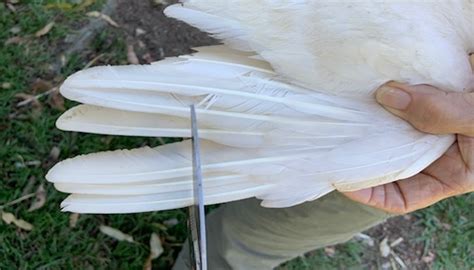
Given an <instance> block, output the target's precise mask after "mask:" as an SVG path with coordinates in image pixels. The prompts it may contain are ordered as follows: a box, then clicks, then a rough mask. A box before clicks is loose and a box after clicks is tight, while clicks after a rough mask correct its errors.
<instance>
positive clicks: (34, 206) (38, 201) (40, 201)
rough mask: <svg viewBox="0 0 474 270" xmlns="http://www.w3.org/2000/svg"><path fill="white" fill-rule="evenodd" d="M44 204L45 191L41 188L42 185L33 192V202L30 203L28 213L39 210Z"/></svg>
mask: <svg viewBox="0 0 474 270" xmlns="http://www.w3.org/2000/svg"><path fill="white" fill-rule="evenodd" d="M45 203H46V190H45V189H44V187H43V184H40V185H39V187H38V189H37V190H36V192H35V200H34V201H33V203H31V205H30V208H29V209H28V212H32V211H35V210H38V209H40V208H41V207H43V206H44V204H45Z"/></svg>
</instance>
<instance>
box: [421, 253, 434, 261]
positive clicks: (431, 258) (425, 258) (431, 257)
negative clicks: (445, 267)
mask: <svg viewBox="0 0 474 270" xmlns="http://www.w3.org/2000/svg"><path fill="white" fill-rule="evenodd" d="M435 258H436V255H435V254H434V253H433V252H431V251H428V254H427V255H426V256H423V257H422V258H421V260H422V261H423V262H425V263H427V264H430V263H432V262H433V261H434V259H435Z"/></svg>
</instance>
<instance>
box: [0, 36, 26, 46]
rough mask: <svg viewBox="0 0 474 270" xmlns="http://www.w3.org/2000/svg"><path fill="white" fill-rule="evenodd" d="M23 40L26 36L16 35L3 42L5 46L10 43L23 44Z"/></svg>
mask: <svg viewBox="0 0 474 270" xmlns="http://www.w3.org/2000/svg"><path fill="white" fill-rule="evenodd" d="M23 41H25V39H24V38H22V37H19V36H14V37H11V38H9V39H7V40H5V42H4V43H3V44H4V45H5V46H7V45H10V44H21V43H23Z"/></svg>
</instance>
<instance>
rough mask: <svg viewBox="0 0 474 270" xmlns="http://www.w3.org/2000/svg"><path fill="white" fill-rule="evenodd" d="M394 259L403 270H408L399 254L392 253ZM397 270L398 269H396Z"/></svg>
mask: <svg viewBox="0 0 474 270" xmlns="http://www.w3.org/2000/svg"><path fill="white" fill-rule="evenodd" d="M391 254H392V256H393V258H394V259H395V261H396V262H397V263H398V264H399V265H400V266H401V267H402V269H407V268H408V267H407V265H406V264H405V262H404V261H403V260H402V258H400V256H398V255H397V253H395V252H394V251H392V252H391ZM394 269H396V268H394Z"/></svg>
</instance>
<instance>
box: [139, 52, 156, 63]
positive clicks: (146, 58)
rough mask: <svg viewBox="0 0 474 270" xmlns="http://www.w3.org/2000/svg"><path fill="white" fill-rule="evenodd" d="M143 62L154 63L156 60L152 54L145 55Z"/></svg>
mask: <svg viewBox="0 0 474 270" xmlns="http://www.w3.org/2000/svg"><path fill="white" fill-rule="evenodd" d="M142 58H143V60H145V61H146V62H147V63H152V62H154V61H155V60H154V59H153V57H152V56H151V54H150V53H145V54H144V55H143V56H142Z"/></svg>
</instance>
